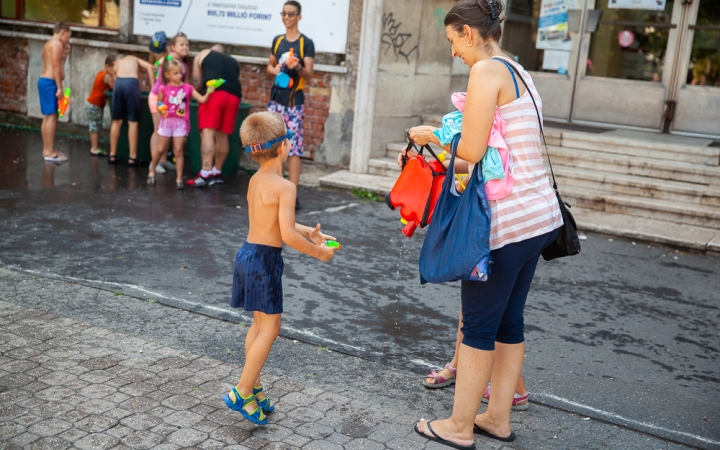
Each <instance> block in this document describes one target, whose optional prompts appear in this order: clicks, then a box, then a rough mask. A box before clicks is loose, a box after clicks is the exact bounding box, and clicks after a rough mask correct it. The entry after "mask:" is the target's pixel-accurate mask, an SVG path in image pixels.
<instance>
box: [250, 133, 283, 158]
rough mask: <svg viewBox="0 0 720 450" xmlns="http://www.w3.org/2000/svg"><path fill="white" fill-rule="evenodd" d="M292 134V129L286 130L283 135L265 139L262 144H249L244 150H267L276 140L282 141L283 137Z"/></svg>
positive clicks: (251, 151)
mask: <svg viewBox="0 0 720 450" xmlns="http://www.w3.org/2000/svg"><path fill="white" fill-rule="evenodd" d="M292 136H293V134H292V131H288V132H287V133H285V134H284V135H282V136H280V137H279V138H275V139H273V140H270V141H267V142H265V143H264V144H251V145H248V146H247V147H245V151H246V152H248V153H256V152H261V151H263V150H267V149H269V148H272V146H273V145H275V144H277V143H278V142H282V141H284V140H285V139H290V138H291V137H292Z"/></svg>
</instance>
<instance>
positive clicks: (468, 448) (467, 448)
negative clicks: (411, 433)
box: [413, 420, 477, 450]
mask: <svg viewBox="0 0 720 450" xmlns="http://www.w3.org/2000/svg"><path fill="white" fill-rule="evenodd" d="M430 422H432V421H431V420H428V421H427V422H425V424H426V425H427V429H428V431H430V432H431V433H432V434H433V436H435V437H432V436H428V435H427V434H425V433H423V432H422V431H420V429H419V428H418V424H417V423H416V424H415V426H414V427H413V428H414V429H415V432H416V433H417V434H419V435H420V436H422V437H424V438H425V439H427V440H428V441H433V442H437V443H438V444H442V445H447V446H448V447H452V448H458V449H460V450H476V449H477V447H476V446H475V443H474V442H473V445H460V444H456V443H454V442H452V441H448V440H447V439H443V438H441V437H440V436H438V434H437V433H436V432H435V431H433V429H432V427H431V426H430Z"/></svg>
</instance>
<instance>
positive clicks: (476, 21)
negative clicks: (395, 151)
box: [409, 0, 563, 449]
mask: <svg viewBox="0 0 720 450" xmlns="http://www.w3.org/2000/svg"><path fill="white" fill-rule="evenodd" d="M503 9H504V7H503V4H502V2H501V1H500V0H459V1H458V2H457V3H456V4H455V5H454V6H453V7H452V9H451V10H450V12H448V14H447V16H446V17H445V27H446V33H447V37H448V40H449V41H450V43H451V46H452V55H453V57H459V58H461V59H462V60H463V61H464V62H465V64H467V65H468V66H469V67H470V68H471V70H470V77H469V80H468V87H467V99H466V103H465V111H464V113H463V124H462V139H461V140H460V143H459V145H458V148H457V156H458V158H461V159H462V160H464V161H467V162H468V163H470V165H471V167H470V169H472V165H474V164H476V163H477V162H479V161H480V160H481V159H482V158H483V156H484V155H485V152H486V150H487V142H488V138H489V136H490V130H491V128H492V124H493V118H494V116H495V111H496V110H497V111H498V112H499V113H500V116H501V117H502V118H503V119H504V120H506V121H507V127H506V132H505V135H504V138H505V142H506V143H507V145H508V148H509V149H510V153H511V157H512V175H513V177H514V179H515V185H514V187H513V189H512V192H511V193H510V194H509V195H508V196H506V197H505V198H502V199H499V200H494V201H490V207H491V230H490V250H491V253H490V255H491V257H492V261H493V266H492V273H491V274H490V276H489V278H488V281H487V282H479V281H462V284H461V297H462V308H461V314H462V328H461V332H462V343H461V345H460V348H459V351H458V353H459V354H458V364H457V381H456V385H455V402H454V406H453V412H452V416H451V417H450V418H449V419H445V420H435V421H432V422H428V421H425V420H423V419H421V420H420V421H419V422H418V423H417V424H416V425H415V431H416V432H417V433H419V434H420V435H422V436H423V437H426V438H427V439H430V440H433V441H437V442H440V443H442V444H445V445H448V446H451V447H454V448H461V449H474V448H475V444H474V443H473V433H476V434H481V435H484V436H486V437H490V438H492V439H497V440H500V441H505V442H508V441H512V440H514V439H515V433H514V432H512V430H511V429H510V409H511V407H512V403H513V396H514V393H515V386H516V384H517V383H518V380H519V379H520V372H521V369H522V363H523V356H524V351H525V345H524V342H525V339H524V335H523V323H524V322H523V309H524V307H525V300H526V299H527V295H528V291H529V290H530V283H531V282H532V278H533V276H534V274H535V267H536V265H537V262H538V260H539V258H540V254H541V253H542V251H543V250H544V249H545V248H546V247H547V246H548V245H550V243H552V242H553V241H554V240H555V238H556V237H557V233H558V231H557V229H558V228H559V227H560V226H562V223H563V222H562V216H561V215H560V209H559V206H558V204H557V200H556V197H555V194H554V192H553V190H552V188H551V187H550V183H549V181H548V178H547V174H546V172H545V167H544V166H543V160H542V147H541V143H542V137H541V135H540V127H539V123H538V119H537V116H536V113H535V107H534V106H533V102H532V99H531V97H530V94H532V96H533V97H534V98H535V100H536V102H537V104H538V108H541V106H542V102H541V101H540V96H539V95H538V92H537V90H536V89H535V86H534V84H533V82H532V79H531V77H530V75H529V74H528V73H527V72H526V71H525V70H524V69H523V68H522V67H521V66H520V65H519V64H517V63H516V62H515V61H513V60H511V59H509V58H507V57H506V55H505V54H504V53H503V51H502V50H501V49H500V46H499V45H498V41H499V39H500V34H501V28H500V22H501V21H502V20H503V19H501V18H500V14H501V13H502V11H503ZM513 68H515V69H517V70H518V71H519V72H520V74H522V77H523V79H524V80H525V81H526V82H527V84H528V86H529V88H530V92H529V93H528V92H527V90H526V89H525V88H524V86H523V84H522V83H521V82H520V81H519V80H517V79H516V75H515V71H514V70H513ZM433 131H435V128H434V127H428V126H420V127H415V128H413V129H411V130H410V138H411V139H412V140H413V141H414V142H415V143H417V144H419V145H424V144H427V143H430V142H433V143H435V144H437V145H440V143H439V141H438V139H437V137H435V136H434V134H433ZM409 156H413V154H412V153H411V154H410V155H409ZM462 169H463V168H462V167H457V168H456V171H457V172H462ZM457 172H456V173H457ZM458 190H459V191H460V192H461V191H462V186H460V187H459V189H458ZM491 377H492V396H491V397H490V402H489V405H488V409H487V411H486V412H485V413H483V414H480V415H478V414H477V411H478V408H479V406H480V401H481V399H482V396H483V392H484V390H485V387H486V386H487V384H488V382H489V381H490V379H491Z"/></svg>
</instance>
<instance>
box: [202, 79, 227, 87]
mask: <svg viewBox="0 0 720 450" xmlns="http://www.w3.org/2000/svg"><path fill="white" fill-rule="evenodd" d="M223 84H225V80H224V79H223V78H216V79H214V80H208V81H207V82H206V83H205V86H207V87H211V88H213V89H217V88H219V87H220V86H222V85H223Z"/></svg>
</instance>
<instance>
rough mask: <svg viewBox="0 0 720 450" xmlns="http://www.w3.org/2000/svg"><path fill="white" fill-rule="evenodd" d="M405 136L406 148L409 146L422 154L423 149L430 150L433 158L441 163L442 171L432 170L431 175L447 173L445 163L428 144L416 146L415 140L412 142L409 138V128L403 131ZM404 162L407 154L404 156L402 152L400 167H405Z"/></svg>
mask: <svg viewBox="0 0 720 450" xmlns="http://www.w3.org/2000/svg"><path fill="white" fill-rule="evenodd" d="M405 137H406V138H407V141H408V146H407V149H408V150H410V148H414V149H415V151H416V152H417V153H418V155H422V154H423V150H427V151H429V152H430V154H431V155H432V156H433V158H435V159H436V160H437V162H439V163H440V165H441V166H442V168H443V171H442V172H441V173H435V172H434V171H433V175H441V174H445V173H447V169H446V168H445V165H444V164H443V163H442V161H440V158H438V155H436V154H435V152H434V151H433V149H432V148H431V147H430V145H423V146H421V147H420V148H418V146H417V144H416V143H415V142H413V140H412V139H410V130H408V131H406V132H405ZM405 164H407V156H405V155H404V154H403V157H402V168H403V169H404V168H405Z"/></svg>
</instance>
